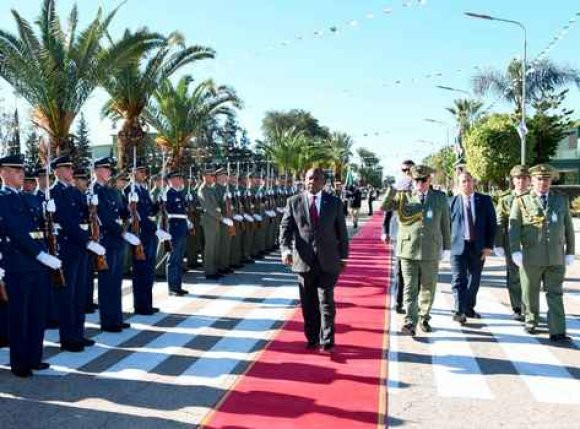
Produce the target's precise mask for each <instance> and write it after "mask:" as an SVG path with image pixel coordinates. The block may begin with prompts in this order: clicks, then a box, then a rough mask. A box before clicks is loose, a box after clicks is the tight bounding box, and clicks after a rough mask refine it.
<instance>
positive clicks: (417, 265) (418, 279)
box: [382, 161, 575, 343]
mask: <svg viewBox="0 0 580 429" xmlns="http://www.w3.org/2000/svg"><path fill="white" fill-rule="evenodd" d="M401 171H402V173H403V174H402V178H401V179H400V180H399V181H398V182H397V183H396V184H395V185H394V186H392V187H391V188H390V189H389V190H388V192H387V194H386V196H385V199H384V201H383V204H382V207H383V209H384V210H385V220H384V226H383V237H382V239H383V240H384V241H386V242H387V241H388V240H391V241H392V243H393V247H394V249H395V252H396V257H397V263H396V266H395V267H396V270H395V271H396V272H395V275H394V285H395V286H396V287H395V288H394V292H393V293H394V297H395V310H396V311H397V312H398V313H401V314H404V315H405V316H404V324H403V326H402V329H401V331H402V333H403V334H407V335H412V336H414V335H416V327H417V325H419V327H420V328H421V329H422V330H423V331H424V332H431V331H432V327H431V325H430V323H429V320H430V311H431V307H432V305H433V300H434V297H435V291H436V285H437V281H438V274H439V264H440V261H445V260H446V261H449V262H450V263H451V275H452V281H451V287H452V291H453V296H454V308H453V312H452V318H453V320H454V321H456V322H458V323H459V324H461V325H464V324H465V323H466V321H467V319H468V318H474V319H478V318H481V317H482V316H481V314H480V313H478V312H477V311H476V310H475V308H476V302H477V301H476V299H477V292H478V289H479V283H480V277H481V272H482V269H483V265H484V263H485V259H486V257H488V256H490V255H491V254H492V253H495V254H496V255H497V256H500V257H505V260H506V267H507V289H508V292H509V300H510V304H511V308H512V310H513V318H514V319H515V320H518V321H520V322H523V324H524V329H525V331H526V332H527V333H529V334H536V333H538V324H539V322H540V314H539V313H540V305H539V298H540V291H541V290H544V291H545V292H546V299H547V304H548V314H547V325H548V331H549V335H550V340H552V341H555V342H564V343H568V342H571V338H570V337H569V336H567V335H566V319H565V313H564V304H563V282H564V277H565V271H566V266H568V265H571V264H573V262H574V259H575V256H574V255H575V243H574V228H573V224H572V218H571V215H570V206H569V201H568V198H567V197H566V196H565V195H564V194H562V193H559V192H558V191H554V190H552V189H551V185H552V181H553V179H554V178H555V174H556V173H555V170H554V169H553V167H551V166H550V165H548V164H539V165H536V166H533V167H531V168H529V169H528V167H526V166H525V165H516V166H514V167H513V168H512V170H511V172H510V178H511V182H512V185H513V186H512V190H510V191H508V192H505V193H503V194H502V195H500V197H499V200H498V202H497V204H496V205H495V207H494V204H493V202H492V199H491V197H490V196H488V195H485V194H482V193H479V192H475V191H474V179H473V177H472V176H471V174H470V173H469V172H468V171H466V170H465V169H463V168H462V169H458V170H457V172H456V182H455V190H454V195H451V196H449V195H447V194H446V193H444V192H442V191H440V190H436V189H434V188H433V186H432V185H431V181H432V175H433V173H434V171H433V170H432V169H431V168H430V167H428V166H426V165H415V164H414V163H413V162H412V161H405V162H404V163H403V165H402V167H401Z"/></svg>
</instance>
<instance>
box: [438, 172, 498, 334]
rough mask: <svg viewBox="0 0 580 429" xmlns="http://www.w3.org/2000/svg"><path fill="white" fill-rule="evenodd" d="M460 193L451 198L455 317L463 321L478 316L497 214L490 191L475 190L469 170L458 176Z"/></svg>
mask: <svg viewBox="0 0 580 429" xmlns="http://www.w3.org/2000/svg"><path fill="white" fill-rule="evenodd" d="M457 185H458V189H459V191H460V193H459V194H458V195H456V196H454V197H452V198H451V199H450V204H449V206H450V212H451V273H452V281H451V285H452V289H453V297H454V299H455V308H454V315H453V320H455V321H457V322H459V323H460V324H464V323H465V322H466V318H467V317H471V318H477V319H479V318H480V317H481V316H480V315H479V314H478V313H476V312H475V310H474V308H475V304H476V297H477V291H478V289H479V281H480V279H481V271H482V269H483V264H484V263H485V258H486V257H488V256H489V255H491V253H492V249H493V244H494V239H495V232H496V227H497V226H496V225H497V224H496V216H495V209H494V207H493V202H492V200H491V197H490V196H489V195H484V194H480V193H478V192H474V181H473V177H472V176H471V174H470V173H469V172H468V171H462V172H461V173H459V175H458V176H457Z"/></svg>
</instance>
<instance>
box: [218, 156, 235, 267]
mask: <svg viewBox="0 0 580 429" xmlns="http://www.w3.org/2000/svg"><path fill="white" fill-rule="evenodd" d="M226 174H227V170H226V169H225V168H223V167H220V168H218V169H217V170H216V171H215V177H216V182H215V183H214V192H215V194H216V198H217V202H218V207H219V208H220V213H221V214H222V220H221V222H220V223H219V233H218V240H219V242H218V243H217V267H218V273H219V274H222V275H223V274H230V273H232V269H231V268H230V252H231V248H232V237H231V236H230V235H229V232H228V225H226V224H225V223H224V221H225V222H230V221H231V220H226V218H225V216H226V194H227V193H228V189H227V185H222V184H221V183H219V180H221V178H223V177H225V176H226ZM231 222H233V221H231Z"/></svg>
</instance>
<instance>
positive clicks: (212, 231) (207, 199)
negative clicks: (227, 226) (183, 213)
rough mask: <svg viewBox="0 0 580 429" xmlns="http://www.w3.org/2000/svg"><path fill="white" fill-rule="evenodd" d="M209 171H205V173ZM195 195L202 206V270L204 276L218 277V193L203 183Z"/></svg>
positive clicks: (220, 216) (219, 218) (219, 213)
mask: <svg viewBox="0 0 580 429" xmlns="http://www.w3.org/2000/svg"><path fill="white" fill-rule="evenodd" d="M208 173H211V172H209V171H206V174H208ZM197 196H198V198H199V202H200V204H201V207H202V215H201V227H202V229H203V236H204V249H203V271H204V273H205V276H206V278H208V279H214V280H215V279H216V278H217V277H218V269H219V266H218V250H219V246H218V244H219V240H220V230H221V227H220V225H221V221H222V214H221V208H220V204H219V201H218V195H217V193H216V191H215V189H214V188H213V187H212V186H209V185H208V184H207V183H205V182H204V183H203V184H202V185H201V186H200V187H199V190H198V191H197Z"/></svg>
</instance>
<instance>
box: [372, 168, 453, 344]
mask: <svg viewBox="0 0 580 429" xmlns="http://www.w3.org/2000/svg"><path fill="white" fill-rule="evenodd" d="M432 174H433V170H432V169H431V168H430V167H428V166H426V165H414V166H413V167H411V178H412V180H413V188H414V190H413V191H407V190H403V191H398V190H396V189H394V188H390V189H389V191H388V192H387V196H386V198H385V201H384V202H383V208H384V209H385V210H397V215H398V222H399V232H398V240H397V257H398V258H400V260H401V272H402V274H403V281H404V284H405V287H404V304H405V307H406V314H405V324H404V325H403V327H402V329H401V332H402V333H403V334H406V335H412V336H414V335H415V334H416V326H417V323H418V322H419V319H421V324H420V326H421V329H422V330H423V331H424V332H431V330H432V328H431V325H430V324H429V320H430V315H429V313H430V311H431V307H432V305H433V299H434V297H435V288H436V286H437V276H438V274H439V261H440V260H449V258H450V249H451V231H450V230H451V220H450V215H449V206H448V203H447V197H446V196H445V194H443V193H442V192H440V191H435V190H433V189H431V175H432Z"/></svg>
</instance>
